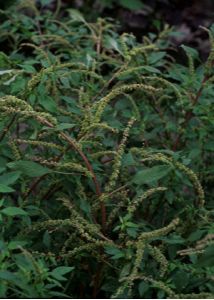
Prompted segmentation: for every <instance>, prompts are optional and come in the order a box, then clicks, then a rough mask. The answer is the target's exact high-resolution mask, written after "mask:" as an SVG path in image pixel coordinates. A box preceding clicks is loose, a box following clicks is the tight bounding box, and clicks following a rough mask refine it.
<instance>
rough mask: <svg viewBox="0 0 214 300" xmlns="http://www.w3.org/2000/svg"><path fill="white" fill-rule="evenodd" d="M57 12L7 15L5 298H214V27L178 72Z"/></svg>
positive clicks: (107, 32)
mask: <svg viewBox="0 0 214 300" xmlns="http://www.w3.org/2000/svg"><path fill="white" fill-rule="evenodd" d="M42 3H43V4H45V1H42ZM40 10H41V11H42V13H41V11H40ZM59 15H60V14H59V10H57V11H56V12H54V13H53V12H51V11H49V10H45V8H44V7H43V6H41V7H40V8H38V7H35V6H34V1H23V2H20V5H19V7H17V6H16V7H14V8H13V7H12V8H10V10H8V11H5V12H2V18H3V19H4V21H3V22H2V23H1V25H0V30H1V37H0V46H1V49H2V51H1V52H0V84H1V90H0V195H1V200H0V222H1V240H0V249H1V252H0V261H1V264H0V280H1V283H0V297H15V298H23V297H24V298H36V297H38V298H39V297H48V298H54V297H63V296H65V297H66V295H67V297H82V298H90V297H104V298H109V297H116V298H120V297H134V298H137V297H141V298H152V297H153V298H167V297H172V298H194V297H197V298H200V297H203V298H210V297H211V298H212V297H213V294H214V287H213V280H214V276H213V274H214V257H213V251H214V243H213V241H214V227H213V224H212V222H213V208H214V202H213V199H212V192H213V186H212V179H213V165H212V160H213V149H214V140H213V136H212V135H213V130H214V118H213V116H214V109H213V99H214V89H213V80H214V75H213V62H214V42H213V33H212V28H211V29H210V30H207V29H203V30H205V31H207V34H209V35H210V43H211V51H210V56H209V57H208V59H207V61H206V63H204V64H202V63H201V62H200V58H199V56H198V53H197V51H196V50H194V49H192V48H189V47H186V46H182V47H183V51H184V52H185V53H186V61H184V63H183V65H180V64H177V63H176V62H175V61H174V59H173V57H171V56H170V55H169V54H168V52H167V50H168V49H169V48H170V47H171V45H170V44H169V41H168V36H169V35H171V34H173V31H172V30H171V29H170V28H168V27H166V28H165V30H164V31H163V32H161V33H160V34H159V35H158V36H155V35H154V34H149V35H148V36H147V37H145V38H144V40H143V43H141V44H139V43H137V42H136V39H135V37H134V36H133V35H131V34H122V35H121V36H119V35H118V34H117V33H116V30H115V24H113V23H111V22H110V21H106V20H103V19H98V21H97V23H96V24H95V23H93V24H92V23H88V22H87V21H86V20H85V19H84V18H83V16H82V15H81V14H80V13H79V12H77V11H75V10H72V9H69V10H68V14H67V15H66V16H64V17H63V18H62V17H59Z"/></svg>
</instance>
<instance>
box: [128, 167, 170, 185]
mask: <svg viewBox="0 0 214 300" xmlns="http://www.w3.org/2000/svg"><path fill="white" fill-rule="evenodd" d="M171 170H172V167H171V166H167V165H160V166H155V167H152V168H146V169H144V170H142V171H139V172H138V173H137V174H136V175H135V176H134V177H133V179H132V182H133V183H136V184H144V183H150V182H154V181H157V180H159V179H161V178H163V177H165V176H166V175H167V174H168V173H169V172H170V171H171Z"/></svg>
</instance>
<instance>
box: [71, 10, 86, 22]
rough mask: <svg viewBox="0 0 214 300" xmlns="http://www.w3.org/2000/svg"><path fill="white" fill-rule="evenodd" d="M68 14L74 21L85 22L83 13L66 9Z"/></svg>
mask: <svg viewBox="0 0 214 300" xmlns="http://www.w3.org/2000/svg"><path fill="white" fill-rule="evenodd" d="M68 12H69V15H70V17H71V18H72V20H74V21H78V22H83V23H84V22H85V19H84V18H83V15H82V14H81V13H80V12H79V11H78V10H76V9H68Z"/></svg>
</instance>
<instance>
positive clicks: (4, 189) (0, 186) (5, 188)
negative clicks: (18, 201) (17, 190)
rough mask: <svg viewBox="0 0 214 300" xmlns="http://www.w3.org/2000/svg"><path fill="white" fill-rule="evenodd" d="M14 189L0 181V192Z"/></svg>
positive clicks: (8, 191) (10, 191) (9, 191)
mask: <svg viewBox="0 0 214 300" xmlns="http://www.w3.org/2000/svg"><path fill="white" fill-rule="evenodd" d="M12 192H14V189H12V188H11V187H9V186H7V185H4V184H1V183H0V193H12Z"/></svg>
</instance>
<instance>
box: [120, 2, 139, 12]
mask: <svg viewBox="0 0 214 300" xmlns="http://www.w3.org/2000/svg"><path fill="white" fill-rule="evenodd" d="M119 3H120V5H121V6H123V7H124V8H128V9H130V10H139V9H142V8H143V7H144V5H143V3H142V2H141V1H140V0H119Z"/></svg>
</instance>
